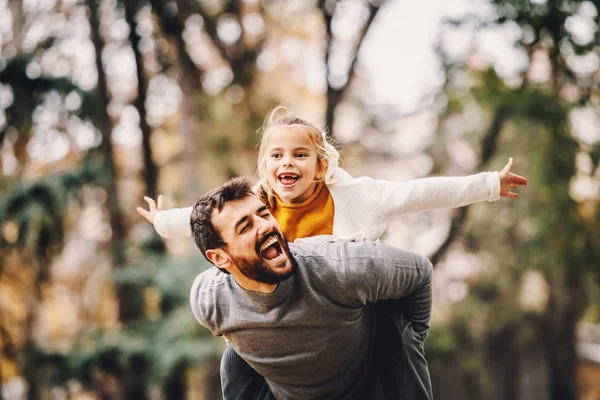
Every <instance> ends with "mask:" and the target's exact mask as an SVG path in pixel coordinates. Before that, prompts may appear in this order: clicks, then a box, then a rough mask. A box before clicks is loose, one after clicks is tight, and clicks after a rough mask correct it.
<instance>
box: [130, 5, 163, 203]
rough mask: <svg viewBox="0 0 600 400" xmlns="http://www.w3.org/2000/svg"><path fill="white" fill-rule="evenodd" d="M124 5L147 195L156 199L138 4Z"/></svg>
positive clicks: (155, 173) (134, 102)
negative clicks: (137, 30)
mask: <svg viewBox="0 0 600 400" xmlns="http://www.w3.org/2000/svg"><path fill="white" fill-rule="evenodd" d="M123 5H124V6H125V20H126V21H127V24H128V25H129V42H130V43H131V48H132V50H133V54H134V55H135V65H136V68H137V80H138V89H137V96H136V97H135V99H134V100H133V105H134V106H135V108H136V110H137V111H138V114H139V116H140V129H141V131H142V152H143V157H144V171H143V177H144V182H145V184H146V195H147V196H150V197H152V198H153V199H156V195H157V187H156V185H157V178H158V169H157V167H156V164H155V163H154V160H153V159H152V147H151V145H150V138H151V136H152V129H151V128H150V125H148V122H147V119H146V115H147V113H146V91H147V90H148V80H147V79H146V75H145V74H144V62H143V59H142V54H141V53H140V50H139V44H140V36H139V35H138V34H137V32H136V27H137V24H136V23H135V14H136V12H137V10H138V9H137V2H136V1H135V0H123Z"/></svg>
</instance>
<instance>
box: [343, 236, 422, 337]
mask: <svg viewBox="0 0 600 400" xmlns="http://www.w3.org/2000/svg"><path fill="white" fill-rule="evenodd" d="M339 257H340V261H341V263H340V264H341V268H342V274H341V277H342V284H343V286H344V287H345V288H346V290H347V291H348V294H349V296H350V297H351V298H354V299H355V300H356V301H358V303H359V304H366V303H367V302H368V303H374V302H377V301H379V300H386V299H400V298H402V299H403V303H404V307H403V309H404V311H403V312H404V314H405V315H406V317H407V318H408V319H409V320H410V321H411V322H412V323H413V326H414V329H415V332H416V333H418V334H419V335H420V336H421V338H422V339H423V340H424V339H425V336H426V335H427V331H428V329H429V319H430V316H431V302H432V278H433V267H432V265H431V262H430V261H429V260H428V259H427V258H426V257H424V256H422V255H420V254H417V253H412V252H410V251H406V250H402V249H398V248H395V247H392V246H387V245H384V244H382V243H379V242H371V241H359V242H354V241H350V242H344V244H342V245H341V247H340V249H339Z"/></svg>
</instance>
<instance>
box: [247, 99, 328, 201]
mask: <svg viewBox="0 0 600 400" xmlns="http://www.w3.org/2000/svg"><path fill="white" fill-rule="evenodd" d="M280 127H301V128H303V129H304V132H306V135H307V136H308V139H309V141H310V142H311V144H312V145H313V146H314V148H315V151H316V153H317V170H320V171H322V172H323V177H322V178H320V179H315V180H316V181H317V182H320V181H324V180H325V173H326V171H327V169H328V168H329V167H330V166H331V164H334V163H335V164H336V165H335V166H337V163H338V157H337V151H336V150H335V148H334V147H333V146H332V144H331V143H328V140H327V133H326V131H325V130H324V129H323V130H321V129H319V128H317V127H316V126H314V125H313V124H311V123H310V122H308V121H306V120H305V119H303V118H302V117H300V116H299V115H298V114H296V113H295V112H293V111H290V110H289V109H287V108H286V107H285V106H277V107H275V108H274V109H272V110H271V111H270V112H269V114H267V117H266V118H265V122H264V123H263V126H262V127H261V128H260V129H259V130H258V133H259V134H260V141H259V142H258V168H257V170H256V174H257V180H258V188H257V190H256V194H257V195H258V198H259V199H260V200H261V201H262V202H263V203H264V204H266V205H267V206H269V207H270V208H272V207H273V206H274V204H275V191H274V190H273V188H272V187H271V185H270V184H269V181H268V179H267V156H268V155H267V145H266V141H267V140H266V139H267V137H268V135H269V132H272V131H273V130H275V129H277V128H280Z"/></svg>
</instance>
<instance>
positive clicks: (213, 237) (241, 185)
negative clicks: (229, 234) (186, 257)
mask: <svg viewBox="0 0 600 400" xmlns="http://www.w3.org/2000/svg"><path fill="white" fill-rule="evenodd" d="M253 195H254V192H252V187H251V186H250V183H249V182H248V181H247V180H246V179H244V178H233V179H231V180H229V181H227V182H225V183H224V184H223V185H222V186H219V187H218V188H215V189H213V190H211V191H210V192H208V193H206V194H205V195H204V196H202V197H200V198H199V199H198V201H196V204H194V207H193V209H192V214H191V217H190V226H191V228H192V238H193V239H194V242H195V243H196V246H198V248H199V249H200V251H201V252H202V254H203V255H204V257H206V250H209V249H220V248H223V247H224V246H225V245H226V243H225V242H224V241H223V238H221V234H220V233H219V231H218V229H216V228H215V226H214V225H213V223H212V214H213V211H214V209H215V208H216V209H217V210H218V211H219V212H221V211H223V207H225V205H226V204H227V203H229V202H231V201H234V200H241V199H244V198H246V197H248V196H253ZM207 260H208V258H207Z"/></svg>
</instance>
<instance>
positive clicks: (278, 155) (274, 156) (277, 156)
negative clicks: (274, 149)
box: [271, 153, 281, 159]
mask: <svg viewBox="0 0 600 400" xmlns="http://www.w3.org/2000/svg"><path fill="white" fill-rule="evenodd" d="M279 157H281V154H279V153H274V154H271V158H274V159H278V158H279Z"/></svg>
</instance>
